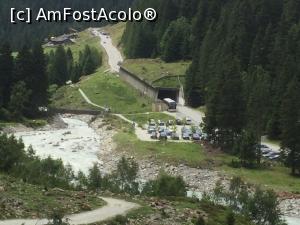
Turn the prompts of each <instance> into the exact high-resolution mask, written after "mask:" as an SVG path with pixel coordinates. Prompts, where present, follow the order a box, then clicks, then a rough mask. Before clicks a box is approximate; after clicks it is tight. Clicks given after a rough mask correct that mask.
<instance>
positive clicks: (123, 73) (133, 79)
mask: <svg viewBox="0 0 300 225" xmlns="http://www.w3.org/2000/svg"><path fill="white" fill-rule="evenodd" d="M119 74H120V77H121V79H122V80H124V81H125V82H127V83H129V84H130V85H131V86H133V87H134V88H135V89H137V90H138V91H140V92H141V93H142V94H143V95H146V96H148V97H150V98H151V99H154V100H156V99H157V96H158V89H156V88H154V87H152V86H151V85H150V84H148V83H147V82H145V81H143V80H141V79H140V78H139V77H138V76H136V75H135V74H133V73H130V72H129V71H127V70H126V69H125V68H123V67H121V68H120V71H119Z"/></svg>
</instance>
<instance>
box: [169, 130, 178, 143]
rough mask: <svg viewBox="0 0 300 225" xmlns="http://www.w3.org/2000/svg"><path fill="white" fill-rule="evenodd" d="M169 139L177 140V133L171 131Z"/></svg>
mask: <svg viewBox="0 0 300 225" xmlns="http://www.w3.org/2000/svg"><path fill="white" fill-rule="evenodd" d="M171 139H172V140H176V141H178V140H179V134H177V133H175V132H174V133H172V135H171Z"/></svg>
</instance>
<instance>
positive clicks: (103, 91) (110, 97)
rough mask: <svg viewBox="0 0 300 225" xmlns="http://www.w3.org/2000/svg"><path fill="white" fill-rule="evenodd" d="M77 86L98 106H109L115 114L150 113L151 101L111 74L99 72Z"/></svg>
mask: <svg viewBox="0 0 300 225" xmlns="http://www.w3.org/2000/svg"><path fill="white" fill-rule="evenodd" d="M79 86H80V87H81V88H82V90H83V91H84V92H85V93H86V95H87V96H88V97H89V98H90V100H91V101H92V102H94V103H96V104H98V105H102V106H105V105H107V106H109V107H110V108H111V110H112V112H115V113H139V112H149V111H151V101H150V99H147V98H145V97H143V96H140V93H139V92H138V91H136V90H135V89H133V88H132V87H131V86H129V85H128V84H126V83H125V82H123V81H122V80H120V78H119V77H117V76H115V75H114V74H111V73H105V72H103V70H101V69H100V70H99V71H98V72H97V73H95V74H93V75H92V76H90V77H89V78H88V79H85V80H84V81H82V82H80V84H79Z"/></svg>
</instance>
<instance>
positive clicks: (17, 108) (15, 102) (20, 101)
mask: <svg viewBox="0 0 300 225" xmlns="http://www.w3.org/2000/svg"><path fill="white" fill-rule="evenodd" d="M30 95H31V91H30V90H28V89H27V87H26V84H25V82H23V81H19V82H18V83H16V84H15V85H14V86H13V88H12V91H11V97H10V103H9V110H10V112H11V114H12V118H13V119H15V120H20V119H22V116H23V115H24V113H25V109H26V108H25V107H26V104H27V103H28V101H29V97H30Z"/></svg>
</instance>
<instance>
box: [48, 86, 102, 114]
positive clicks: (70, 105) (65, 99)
mask: <svg viewBox="0 0 300 225" xmlns="http://www.w3.org/2000/svg"><path fill="white" fill-rule="evenodd" d="M51 106H53V107H56V108H67V109H97V108H96V107H94V106H92V105H89V104H88V103H86V101H85V100H84V99H83V97H82V96H81V94H80V93H79V91H78V87H71V86H64V87H61V88H59V89H58V90H57V91H56V92H55V93H54V95H53V96H52V98H51Z"/></svg>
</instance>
